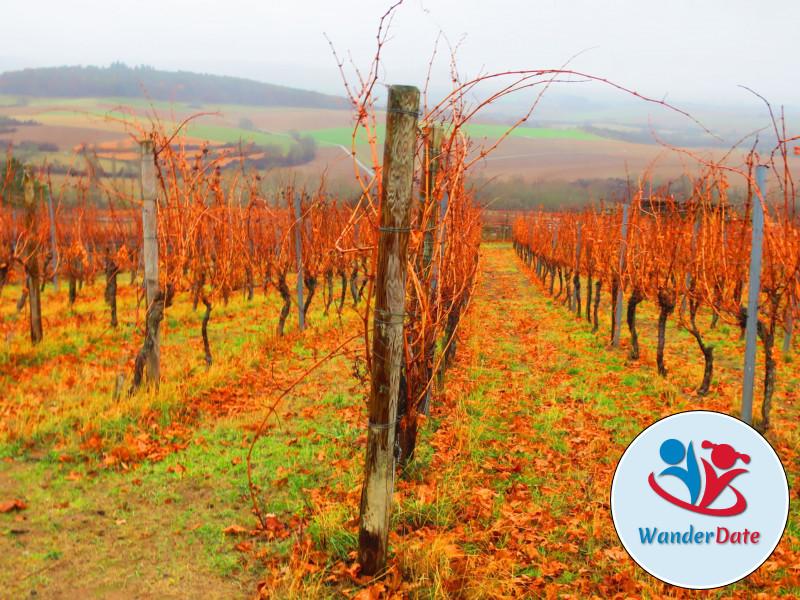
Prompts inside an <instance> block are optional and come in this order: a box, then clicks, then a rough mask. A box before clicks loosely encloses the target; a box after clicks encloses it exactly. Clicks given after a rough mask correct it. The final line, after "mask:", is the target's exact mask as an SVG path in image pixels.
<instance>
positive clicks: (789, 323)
mask: <svg viewBox="0 0 800 600" xmlns="http://www.w3.org/2000/svg"><path fill="white" fill-rule="evenodd" d="M796 310H797V298H795V295H794V292H790V293H789V297H788V298H787V299H786V329H785V330H784V333H783V358H784V359H786V358H788V357H789V354H790V353H791V351H792V334H793V333H794V312H795V311H796Z"/></svg>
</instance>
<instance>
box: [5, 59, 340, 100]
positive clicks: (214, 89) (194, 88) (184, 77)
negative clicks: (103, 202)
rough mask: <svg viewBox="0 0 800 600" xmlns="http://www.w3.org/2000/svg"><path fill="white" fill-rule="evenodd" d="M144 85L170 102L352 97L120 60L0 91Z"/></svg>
mask: <svg viewBox="0 0 800 600" xmlns="http://www.w3.org/2000/svg"><path fill="white" fill-rule="evenodd" d="M142 88H144V90H147V95H148V96H149V97H150V99H151V100H165V101H168V102H169V101H172V100H174V101H175V102H186V103H189V104H193V103H194V104H204V103H208V104H245V105H250V106H290V107H296V108H332V109H348V108H350V105H349V103H348V102H347V100H346V99H345V98H341V97H338V96H328V95H325V94H320V93H317V92H310V91H307V90H299V89H295V88H288V87H283V86H279V85H273V84H269V83H260V82H258V81H252V80H250V79H242V78H239V77H225V76H221V75H205V74H198V73H191V72H188V71H178V72H172V71H159V70H156V69H154V68H152V67H149V66H139V67H135V68H131V67H128V66H126V65H125V64H123V63H119V62H116V63H112V64H111V66H109V67H48V68H41V69H25V70H23V71H9V72H6V73H3V74H0V94H8V95H19V96H39V97H59V98H82V97H112V98H113V97H125V98H144V97H145V93H144V91H143V89H142Z"/></svg>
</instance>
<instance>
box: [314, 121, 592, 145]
mask: <svg viewBox="0 0 800 600" xmlns="http://www.w3.org/2000/svg"><path fill="white" fill-rule="evenodd" d="M385 130H386V128H385V126H384V125H378V126H377V128H376V131H377V133H378V143H379V144H382V143H383V137H384V134H385ZM464 130H465V131H466V133H467V135H469V136H470V137H471V138H473V139H482V138H489V139H495V138H499V137H501V136H503V134H505V133H506V132H507V131H508V126H506V125H477V124H476V125H467V126H465V127H464ZM301 134H303V135H310V136H311V137H312V138H314V139H315V140H317V141H318V142H320V143H323V144H336V145H341V146H346V147H349V146H350V144H351V143H352V141H353V128H352V127H334V128H331V129H313V130H310V131H302V132H301ZM509 135H510V136H513V137H528V138H550V139H558V140H601V139H603V138H601V137H598V136H596V135H590V134H588V133H584V132H582V131H578V130H577V129H552V128H543V127H517V128H516V129H514V130H513V131H512V132H511V133H510V134H509ZM358 139H359V140H361V142H360V143H362V144H366V143H367V138H366V135H365V134H364V133H362V132H359V134H358Z"/></svg>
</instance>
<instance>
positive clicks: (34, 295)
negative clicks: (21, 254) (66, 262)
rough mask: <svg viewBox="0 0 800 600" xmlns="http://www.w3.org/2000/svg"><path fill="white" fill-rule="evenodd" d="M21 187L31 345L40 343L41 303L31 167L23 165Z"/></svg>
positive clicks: (34, 199) (35, 207)
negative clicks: (23, 205)
mask: <svg viewBox="0 0 800 600" xmlns="http://www.w3.org/2000/svg"><path fill="white" fill-rule="evenodd" d="M22 187H23V190H24V191H25V229H26V230H27V233H28V238H27V240H26V242H25V273H26V275H27V276H28V277H27V279H28V301H29V303H30V309H31V343H33V344H38V343H39V342H41V341H42V302H41V295H40V294H41V292H40V291H39V250H38V246H39V245H38V243H37V240H36V232H37V229H38V228H37V217H38V215H37V210H36V209H37V208H38V204H37V202H36V194H35V193H34V189H33V166H32V165H25V166H24V167H23V171H22Z"/></svg>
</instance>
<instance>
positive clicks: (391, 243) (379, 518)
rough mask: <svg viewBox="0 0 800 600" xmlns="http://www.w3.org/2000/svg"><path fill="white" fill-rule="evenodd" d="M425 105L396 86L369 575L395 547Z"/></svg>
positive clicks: (367, 499)
mask: <svg viewBox="0 0 800 600" xmlns="http://www.w3.org/2000/svg"><path fill="white" fill-rule="evenodd" d="M418 110H419V90H418V89H417V88H415V87H410V86H391V87H390V88H389V99H388V106H387V109H386V142H385V145H384V154H383V173H382V190H381V203H380V215H379V223H380V227H379V230H378V252H377V262H376V265H375V312H374V319H375V322H374V324H373V330H372V331H373V334H372V387H371V390H370V399H369V427H368V431H367V453H366V464H365V467H364V485H363V487H362V489H361V511H360V520H359V528H358V562H359V563H360V564H361V573H363V574H364V575H375V574H379V573H380V572H381V571H383V569H384V568H385V567H386V551H387V548H388V545H389V514H390V510H391V506H392V492H393V490H394V467H395V454H394V452H395V449H394V446H395V421H396V418H397V395H398V391H399V389H400V367H401V365H402V360H403V316H404V314H405V301H406V296H405V289H406V279H407V277H408V269H407V260H408V234H409V228H410V223H411V206H412V199H413V184H414V153H415V146H416V137H417V119H418V116H417V111H418Z"/></svg>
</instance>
